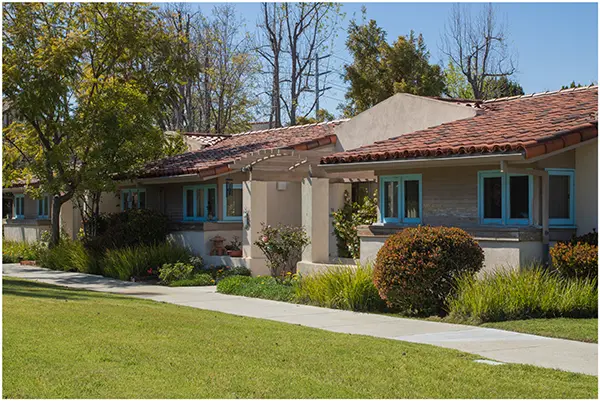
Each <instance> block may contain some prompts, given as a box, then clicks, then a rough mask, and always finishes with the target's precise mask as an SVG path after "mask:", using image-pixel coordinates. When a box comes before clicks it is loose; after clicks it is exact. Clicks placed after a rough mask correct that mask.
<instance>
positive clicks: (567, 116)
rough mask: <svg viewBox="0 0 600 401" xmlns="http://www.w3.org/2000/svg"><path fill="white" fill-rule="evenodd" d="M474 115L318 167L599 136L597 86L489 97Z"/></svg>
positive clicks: (535, 148) (518, 148)
mask: <svg viewBox="0 0 600 401" xmlns="http://www.w3.org/2000/svg"><path fill="white" fill-rule="evenodd" d="M480 107H481V110H478V114H477V115H476V116H475V117H472V118H468V119H463V120H456V121H452V122H449V123H444V124H441V125H438V126H435V127H431V128H428V129H424V130H421V131H415V132H411V133H408V134H404V135H401V136H398V137H395V138H391V139H387V140H384V141H379V142H375V143H373V144H371V145H367V146H363V147H360V148H357V149H353V150H349V151H346V152H340V153H335V154H332V155H330V156H326V157H323V158H322V159H321V163H322V164H335V163H353V162H370V161H383V160H395V159H413V158H423V157H442V156H460V155H465V154H490V153H524V154H525V157H526V158H531V157H535V156H539V155H542V154H545V153H550V152H553V151H555V150H558V149H561V148H564V147H566V146H571V145H574V144H576V143H579V142H582V141H586V140H589V139H592V138H594V137H597V136H598V87H597V86H590V87H584V88H576V89H567V90H561V91H557V92H551V93H540V94H537V95H524V96H517V97H511V98H504V99H494V100H490V101H485V102H483V103H481V104H480Z"/></svg>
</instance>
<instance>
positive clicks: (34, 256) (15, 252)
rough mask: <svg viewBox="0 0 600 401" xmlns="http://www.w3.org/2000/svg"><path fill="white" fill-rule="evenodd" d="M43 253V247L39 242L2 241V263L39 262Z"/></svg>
mask: <svg viewBox="0 0 600 401" xmlns="http://www.w3.org/2000/svg"><path fill="white" fill-rule="evenodd" d="M41 252H43V245H42V244H40V243H38V242H34V243H31V242H21V241H6V240H2V263H19V262H20V261H22V260H38V259H39V257H40V253H41Z"/></svg>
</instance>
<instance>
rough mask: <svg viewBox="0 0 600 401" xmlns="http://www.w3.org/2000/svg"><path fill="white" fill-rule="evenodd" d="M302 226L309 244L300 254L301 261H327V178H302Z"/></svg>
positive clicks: (328, 229)
mask: <svg viewBox="0 0 600 401" xmlns="http://www.w3.org/2000/svg"><path fill="white" fill-rule="evenodd" d="M302 226H303V227H304V229H305V230H306V232H307V234H308V236H309V238H310V244H309V245H308V246H307V247H306V249H305V250H304V253H303V254H302V261H304V262H313V263H328V262H329V231H331V227H330V226H329V179H328V178H314V177H308V178H303V179H302Z"/></svg>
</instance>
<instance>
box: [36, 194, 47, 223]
mask: <svg viewBox="0 0 600 401" xmlns="http://www.w3.org/2000/svg"><path fill="white" fill-rule="evenodd" d="M49 203H50V197H49V196H44V197H43V198H42V199H38V200H37V215H38V219H47V218H48V216H49V214H48V209H49Z"/></svg>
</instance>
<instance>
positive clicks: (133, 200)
mask: <svg viewBox="0 0 600 401" xmlns="http://www.w3.org/2000/svg"><path fill="white" fill-rule="evenodd" d="M131 208H132V209H137V208H138V191H137V190H135V191H131Z"/></svg>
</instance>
